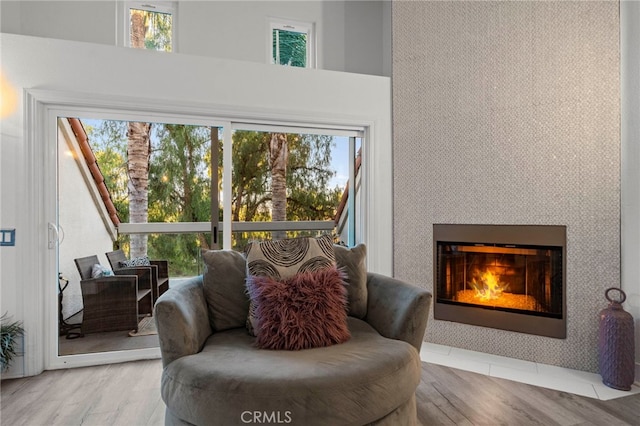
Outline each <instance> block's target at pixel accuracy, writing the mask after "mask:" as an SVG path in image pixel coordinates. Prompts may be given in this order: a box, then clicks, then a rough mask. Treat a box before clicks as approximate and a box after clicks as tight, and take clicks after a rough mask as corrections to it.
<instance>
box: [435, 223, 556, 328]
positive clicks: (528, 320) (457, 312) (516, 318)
mask: <svg viewBox="0 0 640 426" xmlns="http://www.w3.org/2000/svg"><path fill="white" fill-rule="evenodd" d="M439 241H440V242H444V241H449V242H450V241H455V242H459V243H471V244H473V243H482V244H501V245H511V244H513V245H528V246H556V247H562V315H561V316H560V317H559V318H558V317H555V318H549V317H544V316H536V315H531V314H527V313H522V312H508V311H503V310H496V309H491V308H486V307H481V306H475V305H474V306H469V305H462V304H451V303H450V302H448V301H447V300H445V299H443V298H442V297H440V298H439V295H438V285H437V283H438V281H437V280H438V276H437V274H438V271H437V269H438V268H437V261H438V260H437V254H438V247H437V246H438V242H439ZM566 251H567V228H566V226H560V225H473V224H434V225H433V293H434V305H433V313H434V319H436V320H444V321H453V322H458V323H463V324H470V325H477V326H482V327H490V328H495V329H501V330H508V331H516V332H520V333H528V334H534V335H539V336H546V337H552V338H557V339H565V338H566V337H567V304H566V300H567V294H566V293H567V286H566V275H567V274H566V268H567V266H566V264H567V262H566V259H567V253H566Z"/></svg>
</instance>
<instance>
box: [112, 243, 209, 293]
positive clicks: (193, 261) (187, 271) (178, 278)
mask: <svg viewBox="0 0 640 426" xmlns="http://www.w3.org/2000/svg"><path fill="white" fill-rule="evenodd" d="M132 236H133V235H120V236H119V237H118V245H119V247H120V248H121V249H122V251H124V252H125V254H126V255H127V258H130V245H131V242H130V241H131V237H132ZM147 237H148V248H147V251H148V253H147V255H148V256H149V259H152V260H154V259H157V260H166V261H167V262H168V264H169V278H170V287H173V286H175V285H177V284H179V283H180V282H182V281H184V279H186V278H190V277H194V276H197V275H201V274H202V273H203V272H204V271H203V269H202V258H201V255H200V253H201V250H202V249H204V248H208V244H209V241H211V233H210V232H202V233H185V234H149V235H148V236H147Z"/></svg>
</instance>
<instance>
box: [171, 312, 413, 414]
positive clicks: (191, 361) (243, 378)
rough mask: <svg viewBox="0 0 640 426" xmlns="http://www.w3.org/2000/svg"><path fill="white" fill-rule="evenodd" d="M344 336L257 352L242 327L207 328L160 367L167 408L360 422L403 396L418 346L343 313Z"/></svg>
mask: <svg viewBox="0 0 640 426" xmlns="http://www.w3.org/2000/svg"><path fill="white" fill-rule="evenodd" d="M348 324H349V329H350V331H351V339H350V340H349V341H348V342H345V343H343V344H340V345H333V346H328V347H324V348H314V349H305V350H301V351H264V350H259V349H256V348H255V347H254V346H253V341H254V339H253V338H252V337H250V336H248V335H247V333H246V331H244V330H243V329H234V330H227V331H224V332H221V333H214V334H213V335H211V336H210V337H209V339H208V340H207V342H206V343H205V345H204V348H203V350H202V351H201V352H199V353H197V354H194V355H189V356H185V357H182V358H179V359H177V360H175V361H173V362H172V363H170V364H169V365H167V366H166V368H165V369H164V371H163V374H162V384H161V394H162V399H163V400H164V401H165V403H166V405H167V409H168V410H169V411H170V412H171V413H173V415H174V416H175V417H178V418H180V419H182V420H184V421H186V422H189V423H192V424H209V425H242V424H244V423H243V419H242V413H243V412H246V411H250V412H254V411H256V412H262V413H269V414H271V413H276V415H278V413H279V415H280V416H281V418H282V419H284V418H285V415H287V416H288V417H290V419H291V422H290V423H291V424H304V425H310V426H314V425H353V424H366V423H369V422H373V421H374V420H376V419H379V418H382V417H384V416H385V415H387V414H388V413H391V412H392V411H393V410H394V409H395V408H396V407H398V406H400V405H402V404H403V403H405V402H406V401H409V400H410V399H411V398H412V397H413V395H414V393H415V389H416V386H417V385H418V383H419V381H420V373H421V363H420V356H419V354H418V351H417V350H416V349H415V348H414V347H413V346H411V345H410V344H408V343H406V342H402V341H398V340H392V339H387V338H384V337H382V336H380V335H379V334H378V333H377V332H376V331H375V330H374V329H373V328H372V327H371V326H370V325H368V324H367V323H365V322H364V321H361V320H359V319H356V318H352V317H350V318H348Z"/></svg>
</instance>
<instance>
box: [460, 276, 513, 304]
mask: <svg viewBox="0 0 640 426" xmlns="http://www.w3.org/2000/svg"><path fill="white" fill-rule="evenodd" d="M474 275H476V276H477V278H476V276H474V277H473V278H472V279H471V282H470V283H469V284H470V285H471V287H473V289H474V290H475V297H476V298H477V299H480V300H483V301H486V300H495V299H499V298H500V297H501V296H502V292H504V291H505V290H506V289H507V287H508V286H509V284H502V283H500V276H499V275H497V274H495V273H493V272H492V271H490V270H486V271H484V272H483V273H482V274H479V273H478V274H474Z"/></svg>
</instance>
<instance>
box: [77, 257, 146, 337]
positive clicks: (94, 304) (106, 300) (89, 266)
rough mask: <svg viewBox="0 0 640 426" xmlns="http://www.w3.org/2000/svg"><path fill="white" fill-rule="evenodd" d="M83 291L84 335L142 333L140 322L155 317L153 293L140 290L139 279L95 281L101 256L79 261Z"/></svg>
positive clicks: (125, 278)
mask: <svg viewBox="0 0 640 426" xmlns="http://www.w3.org/2000/svg"><path fill="white" fill-rule="evenodd" d="M75 263H76V267H77V268H78V272H79V273H80V278H81V279H80V289H81V291H82V303H83V305H84V308H83V313H82V333H85V334H86V333H99V332H105V331H123V330H124V331H131V330H136V331H137V330H138V323H139V321H140V320H141V319H142V318H143V317H145V316H149V315H151V314H152V310H153V305H152V295H151V290H150V289H139V288H138V277H136V276H135V275H112V276H103V277H98V278H93V277H92V270H93V266H94V265H97V264H100V261H99V260H98V256H95V255H94V256H88V257H83V258H79V259H75Z"/></svg>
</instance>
